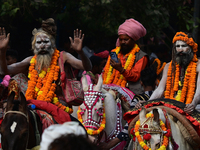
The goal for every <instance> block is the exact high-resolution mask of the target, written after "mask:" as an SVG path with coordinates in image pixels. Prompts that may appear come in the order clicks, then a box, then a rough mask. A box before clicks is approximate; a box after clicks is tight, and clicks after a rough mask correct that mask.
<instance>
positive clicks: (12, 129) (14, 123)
mask: <svg viewBox="0 0 200 150" xmlns="http://www.w3.org/2000/svg"><path fill="white" fill-rule="evenodd" d="M16 126H17V122H15V121H14V122H13V124H12V125H11V127H10V130H11V132H12V133H14V132H15V128H16Z"/></svg>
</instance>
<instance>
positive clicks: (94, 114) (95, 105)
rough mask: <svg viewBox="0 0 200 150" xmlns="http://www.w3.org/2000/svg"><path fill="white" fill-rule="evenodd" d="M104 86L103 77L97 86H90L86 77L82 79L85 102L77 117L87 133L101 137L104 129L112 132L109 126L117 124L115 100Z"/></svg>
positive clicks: (100, 77)
mask: <svg viewBox="0 0 200 150" xmlns="http://www.w3.org/2000/svg"><path fill="white" fill-rule="evenodd" d="M102 84H103V79H102V76H101V75H100V76H99V79H98V83H97V85H93V84H90V85H88V84H87V79H86V77H85V76H83V78H82V85H83V91H84V102H83V104H81V105H80V107H79V110H78V112H77V115H78V119H79V121H81V122H82V123H83V125H84V126H85V128H86V130H87V133H88V134H89V135H92V136H96V135H99V134H100V133H102V131H103V130H104V129H105V130H104V131H105V132H107V131H108V130H110V129H109V128H110V127H109V124H110V126H112V125H113V124H115V122H116V104H115V100H114V98H113V96H112V95H111V94H110V93H108V92H107V91H106V90H104V89H102ZM108 107H109V108H108ZM109 112H110V113H109ZM105 114H106V115H105ZM109 115H110V116H109ZM107 123H108V124H107ZM106 130H107V131H106ZM108 132H109V131H108ZM107 134H109V133H107Z"/></svg>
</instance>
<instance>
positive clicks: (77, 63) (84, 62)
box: [64, 29, 92, 71]
mask: <svg viewBox="0 0 200 150" xmlns="http://www.w3.org/2000/svg"><path fill="white" fill-rule="evenodd" d="M83 39H84V34H82V31H81V30H80V31H78V29H76V30H74V40H73V39H72V38H71V37H70V41H71V48H72V49H74V50H75V51H76V52H77V53H78V54H79V55H80V57H81V60H78V59H76V58H75V57H72V55H71V56H70V54H68V55H66V54H64V61H65V62H68V63H69V64H70V65H72V66H73V67H74V68H76V69H82V70H86V71H89V70H91V69H92V65H91V62H90V60H89V58H88V57H87V56H86V55H85V54H84V52H83V50H82V43H83Z"/></svg>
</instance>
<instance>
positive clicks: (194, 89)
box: [150, 32, 200, 114]
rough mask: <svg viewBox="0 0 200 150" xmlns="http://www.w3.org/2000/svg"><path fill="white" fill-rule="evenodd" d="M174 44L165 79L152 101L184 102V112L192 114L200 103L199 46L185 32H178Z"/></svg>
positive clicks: (165, 69)
mask: <svg viewBox="0 0 200 150" xmlns="http://www.w3.org/2000/svg"><path fill="white" fill-rule="evenodd" d="M172 43H173V48H172V60H171V62H169V63H168V64H166V65H165V68H164V71H163V77H162V79H161V81H160V84H159V86H158V88H157V89H156V90H155V91H154V93H153V94H152V96H151V97H150V100H151V99H156V98H161V97H163V96H164V97H165V98H166V99H174V100H177V101H180V102H183V103H185V104H186V107H185V108H184V111H185V112H186V113H189V114H190V113H192V112H193V111H194V109H195V107H196V106H197V104H199V103H200V90H199V88H200V74H199V71H200V60H198V59H197V55H196V53H197V51H198V49H197V48H198V45H197V43H195V42H194V40H193V38H192V37H191V35H190V34H186V33H184V32H177V33H176V35H175V36H174V38H173V41H172Z"/></svg>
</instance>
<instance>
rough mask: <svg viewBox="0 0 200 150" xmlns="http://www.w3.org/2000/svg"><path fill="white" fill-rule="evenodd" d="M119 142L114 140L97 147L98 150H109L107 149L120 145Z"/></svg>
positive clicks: (116, 139)
mask: <svg viewBox="0 0 200 150" xmlns="http://www.w3.org/2000/svg"><path fill="white" fill-rule="evenodd" d="M120 142H121V140H120V139H118V138H115V139H113V140H111V141H110V142H109V143H105V142H103V143H100V144H99V146H98V147H99V148H100V149H102V150H109V149H111V148H112V147H114V146H116V145H117V144H118V143H120Z"/></svg>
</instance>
